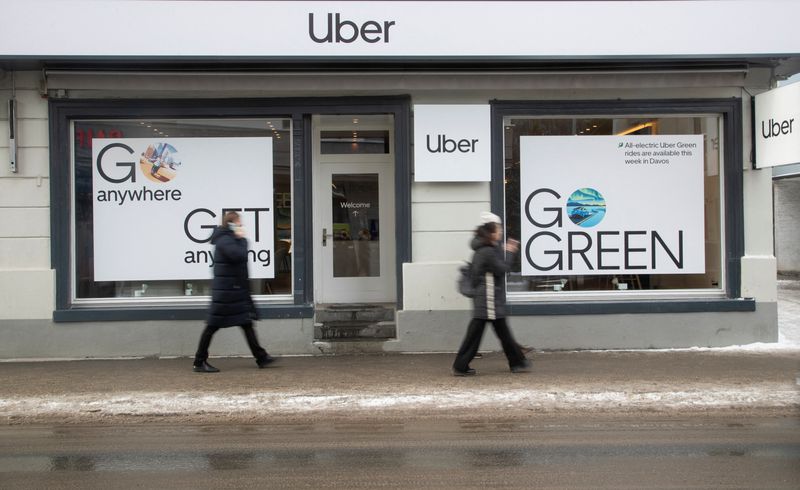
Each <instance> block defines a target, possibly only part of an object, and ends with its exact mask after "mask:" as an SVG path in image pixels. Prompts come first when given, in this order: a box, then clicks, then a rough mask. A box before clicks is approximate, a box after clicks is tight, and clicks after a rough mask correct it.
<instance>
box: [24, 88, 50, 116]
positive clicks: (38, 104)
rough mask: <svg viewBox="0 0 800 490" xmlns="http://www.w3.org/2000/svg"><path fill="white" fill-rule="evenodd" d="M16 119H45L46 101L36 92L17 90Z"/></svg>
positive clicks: (46, 114)
mask: <svg viewBox="0 0 800 490" xmlns="http://www.w3.org/2000/svg"><path fill="white" fill-rule="evenodd" d="M16 98H17V119H18V120H22V119H47V118H48V113H47V109H48V107H47V99H43V98H42V96H41V95H39V91H38V90H19V89H18V90H17V91H16Z"/></svg>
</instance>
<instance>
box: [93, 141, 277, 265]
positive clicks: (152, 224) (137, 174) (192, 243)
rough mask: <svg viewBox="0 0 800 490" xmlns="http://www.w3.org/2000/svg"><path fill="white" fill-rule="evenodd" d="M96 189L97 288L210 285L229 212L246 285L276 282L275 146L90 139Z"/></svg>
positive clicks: (223, 142)
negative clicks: (244, 254) (244, 261)
mask: <svg viewBox="0 0 800 490" xmlns="http://www.w3.org/2000/svg"><path fill="white" fill-rule="evenodd" d="M92 183H93V190H92V194H93V195H92V198H93V213H94V221H93V223H94V280H95V281H134V280H184V279H210V278H211V277H212V267H213V246H212V245H211V243H210V238H211V233H212V231H213V229H214V227H215V226H216V225H219V224H220V221H221V219H222V215H223V214H224V213H225V212H226V211H228V210H234V211H238V212H239V214H240V215H241V217H242V224H243V225H244V227H245V229H246V233H247V239H248V244H249V250H248V267H249V271H250V277H251V278H254V279H261V278H272V277H274V267H273V263H272V258H273V254H274V251H273V249H274V247H273V244H274V237H273V235H274V231H273V198H272V194H273V190H272V138H118V139H108V138H100V139H94V141H93V145H92Z"/></svg>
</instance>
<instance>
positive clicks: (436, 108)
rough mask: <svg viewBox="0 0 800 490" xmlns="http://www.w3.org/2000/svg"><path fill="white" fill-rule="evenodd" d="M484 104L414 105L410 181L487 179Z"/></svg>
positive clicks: (487, 131) (487, 124) (488, 158)
mask: <svg viewBox="0 0 800 490" xmlns="http://www.w3.org/2000/svg"><path fill="white" fill-rule="evenodd" d="M489 117H490V111H489V106H488V105H447V104H436V105H433V104H418V105H415V106H414V180H416V181H417V182H488V181H489V180H491V177H492V175H491V173H492V172H491V154H490V144H489V141H490V121H489Z"/></svg>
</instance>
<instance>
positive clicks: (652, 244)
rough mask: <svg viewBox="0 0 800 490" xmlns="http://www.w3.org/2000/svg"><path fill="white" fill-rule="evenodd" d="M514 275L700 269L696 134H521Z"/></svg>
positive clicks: (701, 219) (700, 155)
mask: <svg viewBox="0 0 800 490" xmlns="http://www.w3.org/2000/svg"><path fill="white" fill-rule="evenodd" d="M520 149H521V158H522V161H521V163H520V167H521V168H520V205H521V213H520V220H521V225H522V226H521V233H522V236H521V240H520V242H521V245H520V248H521V253H522V274H523V275H525V276H543V275H548V276H563V275H612V274H622V273H626V274H651V273H655V274H693V273H704V272H705V239H704V204H703V180H704V179H703V155H704V148H703V136H702V135H669V136H666V135H665V136H523V137H521V138H520Z"/></svg>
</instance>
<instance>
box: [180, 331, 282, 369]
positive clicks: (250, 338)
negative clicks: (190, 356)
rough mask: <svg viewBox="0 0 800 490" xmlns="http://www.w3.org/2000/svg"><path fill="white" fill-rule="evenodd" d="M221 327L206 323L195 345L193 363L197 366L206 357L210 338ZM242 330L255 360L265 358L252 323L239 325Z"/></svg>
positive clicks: (265, 355)
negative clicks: (198, 341) (195, 351)
mask: <svg viewBox="0 0 800 490" xmlns="http://www.w3.org/2000/svg"><path fill="white" fill-rule="evenodd" d="M220 328H221V327H211V326H208V325H206V328H205V330H203V334H202V335H200V345H198V346H197V353H196V354H195V355H194V365H195V366H199V365H201V364H203V363H204V362H205V361H206V359H208V346H210V345H211V338H212V337H213V336H214V334H215V333H217V330H219V329H220ZM241 328H242V330H243V331H244V337H245V338H246V339H247V346H248V347H250V352H252V353H253V357H255V358H256V361H258V362H261V361H263V360H264V359H266V358H267V351H265V350H264V348H263V347H261V345H260V344H259V343H258V337H257V336H256V331H255V329H254V328H253V324H252V323H247V324H245V325H242V326H241Z"/></svg>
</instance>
